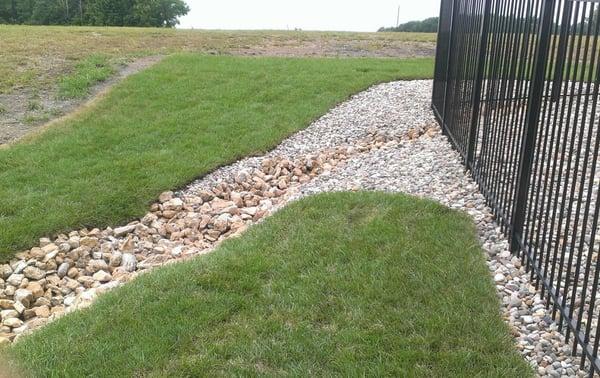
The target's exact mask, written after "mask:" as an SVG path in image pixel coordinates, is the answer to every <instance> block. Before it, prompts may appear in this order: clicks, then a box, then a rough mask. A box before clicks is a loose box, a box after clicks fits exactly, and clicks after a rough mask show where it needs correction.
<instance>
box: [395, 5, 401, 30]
mask: <svg viewBox="0 0 600 378" xmlns="http://www.w3.org/2000/svg"><path fill="white" fill-rule="evenodd" d="M398 26H400V5H398V16H397V17H396V27H398Z"/></svg>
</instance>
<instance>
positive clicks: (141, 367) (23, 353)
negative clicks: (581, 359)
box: [10, 193, 531, 377]
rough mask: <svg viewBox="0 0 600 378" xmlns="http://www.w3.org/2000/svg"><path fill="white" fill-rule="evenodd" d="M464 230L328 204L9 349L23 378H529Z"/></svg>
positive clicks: (148, 278) (161, 274)
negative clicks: (287, 377) (24, 369)
mask: <svg viewBox="0 0 600 378" xmlns="http://www.w3.org/2000/svg"><path fill="white" fill-rule="evenodd" d="M507 331H508V330H507V327H506V325H505V324H504V323H503V322H502V320H501V319H500V315H499V310H498V302H497V299H496V296H495V291H494V287H493V284H492V281H491V279H490V276H489V273H488V271H487V268H486V266H485V263H484V258H483V253H482V251H481V249H480V248H479V247H478V243H477V239H476V236H475V231H474V226H473V224H472V222H471V220H470V219H469V218H468V217H467V216H466V215H465V214H460V213H458V212H455V211H452V210H450V209H448V208H445V207H442V206H440V205H438V204H435V203H433V202H430V201H425V200H419V199H415V198H412V197H408V196H403V195H389V194H382V193H338V194H327V195H320V196H316V197H312V198H309V199H305V200H302V201H300V202H297V203H294V204H291V205H290V206H289V207H287V208H285V209H283V210H282V211H280V212H279V213H277V214H275V215H274V216H273V217H271V218H269V219H267V220H266V221H265V222H264V223H262V224H260V225H257V226H255V227H253V228H251V229H250V230H249V231H248V232H247V233H246V234H245V235H243V236H242V237H241V238H239V239H232V240H229V241H227V242H225V243H224V244H223V245H222V246H221V247H220V248H219V249H218V250H217V251H215V252H214V253H212V254H210V255H206V256H202V257H199V258H196V259H194V260H192V261H189V262H186V263H181V264H175V265H170V266H168V267H164V268H161V269H159V270H157V271H154V272H152V273H150V274H147V275H143V276H141V277H139V278H138V279H137V280H135V281H133V282H131V283H129V284H127V285H125V286H124V287H122V288H119V289H117V290H115V291H113V292H111V293H108V294H107V295H105V296H102V297H101V298H100V299H99V300H98V301H97V302H96V304H95V305H93V306H92V307H91V308H89V309H87V310H84V311H81V312H77V313H73V314H70V315H68V316H66V317H64V318H62V319H60V320H58V321H56V322H54V323H53V324H51V325H49V326H47V327H45V328H43V329H41V330H39V331H37V332H36V333H34V334H33V335H31V336H28V337H26V338H25V339H23V340H22V341H20V342H18V343H17V344H16V345H15V346H14V347H12V349H11V350H10V352H11V354H12V355H13V356H16V358H17V360H18V361H21V362H22V363H23V366H26V367H28V368H29V369H30V370H29V371H27V373H29V374H31V375H33V376H40V377H41V376H73V377H79V376H90V375H92V376H97V377H117V376H123V377H131V376H165V377H169V376H194V377H197V376H256V375H261V376H262V375H267V376H282V375H291V376H327V377H329V376H422V377H448V376H457V377H474V376H495V377H499V376H503V377H518V376H531V370H530V369H529V368H528V366H527V365H526V363H525V362H524V360H523V359H522V358H521V357H520V356H519V355H518V354H517V353H516V351H515V350H514V349H513V346H512V339H511V337H510V336H509V334H508V332H507Z"/></svg>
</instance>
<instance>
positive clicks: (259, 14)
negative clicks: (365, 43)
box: [179, 0, 440, 31]
mask: <svg viewBox="0 0 600 378" xmlns="http://www.w3.org/2000/svg"><path fill="white" fill-rule="evenodd" d="M186 2H187V4H188V5H189V7H190V8H191V11H190V13H188V15H187V16H184V17H182V18H181V19H180V22H181V24H180V25H179V27H180V28H195V29H238V30H241V29H280V30H286V29H294V28H299V29H302V30H338V31H377V29H379V28H380V27H382V26H394V25H395V24H396V16H397V12H398V6H400V23H403V22H407V21H412V20H421V19H425V18H428V17H436V16H438V14H439V6H440V5H439V4H440V0H186Z"/></svg>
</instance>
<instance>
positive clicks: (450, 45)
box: [441, 0, 456, 135]
mask: <svg viewBox="0 0 600 378" xmlns="http://www.w3.org/2000/svg"><path fill="white" fill-rule="evenodd" d="M442 1H446V0H442ZM447 1H450V2H452V9H451V11H450V36H449V38H448V60H447V64H446V72H447V74H446V87H445V88H444V110H443V112H442V114H441V116H442V134H444V135H446V114H447V109H448V99H449V96H448V87H450V78H451V74H452V66H451V64H450V63H452V39H453V38H454V21H455V14H454V13H455V11H456V0H447Z"/></svg>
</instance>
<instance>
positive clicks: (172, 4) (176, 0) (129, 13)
mask: <svg viewBox="0 0 600 378" xmlns="http://www.w3.org/2000/svg"><path fill="white" fill-rule="evenodd" d="M189 10H190V8H189V7H188V6H187V4H186V3H185V1H184V0H0V23H8V24H37V25H96V26H153V27H168V28H171V27H174V26H176V25H177V24H178V23H179V21H178V18H179V17H180V16H184V15H186V14H187V13H188V12H189Z"/></svg>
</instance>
